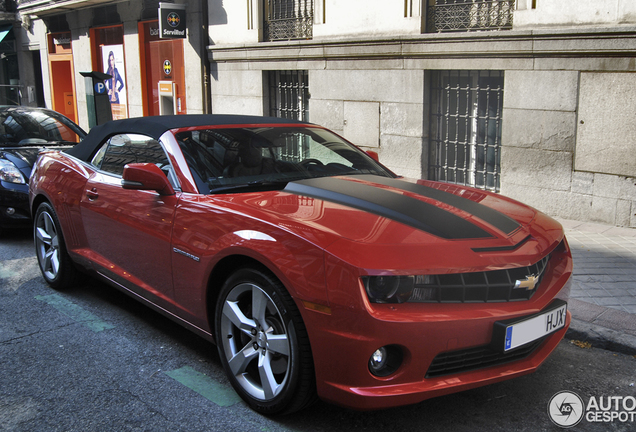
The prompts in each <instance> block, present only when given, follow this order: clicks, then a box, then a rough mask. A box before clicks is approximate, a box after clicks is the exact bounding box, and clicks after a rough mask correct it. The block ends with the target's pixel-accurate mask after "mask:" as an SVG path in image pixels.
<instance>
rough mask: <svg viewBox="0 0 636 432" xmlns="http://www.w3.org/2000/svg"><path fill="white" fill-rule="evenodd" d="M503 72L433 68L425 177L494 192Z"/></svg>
mask: <svg viewBox="0 0 636 432" xmlns="http://www.w3.org/2000/svg"><path fill="white" fill-rule="evenodd" d="M503 84H504V73H503V71H435V72H433V73H432V77H431V111H430V127H431V131H430V137H431V138H430V146H429V148H430V157H429V178H430V179H432V180H441V181H446V182H450V183H457V184H463V185H467V186H475V187H478V188H481V189H486V190H491V191H496V192H498V191H499V187H500V158H501V113H502V110H503Z"/></svg>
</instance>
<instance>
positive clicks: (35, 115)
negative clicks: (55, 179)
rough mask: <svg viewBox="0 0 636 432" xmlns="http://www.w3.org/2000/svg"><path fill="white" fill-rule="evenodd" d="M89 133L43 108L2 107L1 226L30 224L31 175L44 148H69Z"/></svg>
mask: <svg viewBox="0 0 636 432" xmlns="http://www.w3.org/2000/svg"><path fill="white" fill-rule="evenodd" d="M85 136H86V132H84V131H83V130H82V129H81V128H80V127H79V126H78V125H76V124H75V123H73V122H72V121H71V120H69V119H68V118H66V117H64V116H63V115H62V114H60V113H57V112H55V111H51V110H48V109H44V108H30V107H22V106H12V107H0V230H1V229H2V228H6V227H9V226H15V225H30V223H31V214H30V211H29V177H30V176H31V169H32V168H33V164H34V163H35V160H36V159H37V156H38V152H39V151H40V150H41V149H42V148H53V149H55V148H58V149H62V148H68V147H70V146H72V145H74V144H76V143H78V142H79V141H81V140H82V139H83V138H84V137H85Z"/></svg>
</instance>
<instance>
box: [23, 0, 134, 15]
mask: <svg viewBox="0 0 636 432" xmlns="http://www.w3.org/2000/svg"><path fill="white" fill-rule="evenodd" d="M122 1H123V0H20V2H19V4H18V12H19V13H20V14H21V15H29V16H37V17H41V16H47V15H57V14H62V13H66V12H72V11H76V10H79V9H85V8H90V7H95V6H102V5H106V4H112V3H120V2H122Z"/></svg>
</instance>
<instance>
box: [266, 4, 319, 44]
mask: <svg viewBox="0 0 636 432" xmlns="http://www.w3.org/2000/svg"><path fill="white" fill-rule="evenodd" d="M264 5H265V14H264V16H265V26H264V36H263V37H264V39H265V40H266V41H278V40H291V39H311V38H312V34H313V24H314V2H313V0H265V3H264Z"/></svg>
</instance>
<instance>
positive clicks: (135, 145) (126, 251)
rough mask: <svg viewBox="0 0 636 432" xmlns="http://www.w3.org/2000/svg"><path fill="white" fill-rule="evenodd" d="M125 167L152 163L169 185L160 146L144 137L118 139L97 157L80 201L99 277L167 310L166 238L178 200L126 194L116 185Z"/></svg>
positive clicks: (168, 257) (149, 193) (170, 289)
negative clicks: (164, 175)
mask: <svg viewBox="0 0 636 432" xmlns="http://www.w3.org/2000/svg"><path fill="white" fill-rule="evenodd" d="M128 163H154V164H156V165H157V166H159V167H160V168H161V169H162V170H163V171H164V172H165V173H166V174H167V175H168V177H169V178H170V179H171V182H172V183H173V187H175V190H177V189H178V187H177V186H178V185H177V184H176V179H175V178H174V176H173V175H172V174H171V173H172V169H171V166H170V162H169V159H168V157H167V156H166V153H165V151H164V149H163V148H162V146H161V144H160V143H159V142H158V141H156V140H154V139H152V138H150V137H148V136H145V135H139V134H119V135H115V136H113V137H111V138H110V139H109V140H108V141H106V142H105V143H104V145H103V146H102V147H101V148H100V150H99V151H98V152H97V154H96V155H95V157H94V158H93V160H92V161H91V164H92V165H93V166H94V167H95V168H96V171H95V172H94V173H93V174H92V175H91V176H90V177H89V179H88V181H87V183H86V187H85V190H84V193H83V195H82V201H81V214H82V220H83V223H84V228H85V231H86V237H87V240H88V246H89V248H90V249H91V255H92V258H93V260H94V262H96V263H97V265H98V267H99V269H98V271H99V272H100V273H102V274H103V275H105V276H107V277H108V278H110V279H112V280H114V281H115V282H117V283H119V284H120V285H122V286H124V287H125V288H127V289H129V290H132V291H134V292H136V293H138V294H140V295H142V296H143V297H146V298H148V299H149V300H151V301H153V302H155V303H159V304H160V305H161V306H163V307H168V309H171V308H170V307H169V305H170V304H172V303H173V298H174V296H173V286H172V276H171V271H172V264H171V246H170V243H171V235H172V224H173V220H174V213H175V208H176V205H177V201H178V194H179V192H177V194H176V195H170V196H163V195H160V194H159V193H157V192H155V191H145V190H129V189H124V188H123V187H122V185H121V180H122V178H121V176H122V173H123V170H124V166H125V165H126V164H128Z"/></svg>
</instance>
